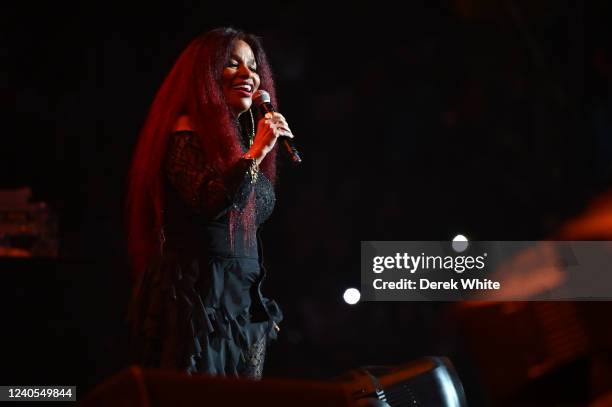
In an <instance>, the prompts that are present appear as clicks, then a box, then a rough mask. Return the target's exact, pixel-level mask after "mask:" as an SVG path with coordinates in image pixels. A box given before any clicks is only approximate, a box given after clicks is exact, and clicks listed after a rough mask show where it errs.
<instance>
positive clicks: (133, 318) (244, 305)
mask: <svg viewBox="0 0 612 407" xmlns="http://www.w3.org/2000/svg"><path fill="white" fill-rule="evenodd" d="M261 272H262V267H261V266H260V263H259V259H258V257H248V256H232V255H229V254H228V253H213V252H207V253H205V254H203V255H199V256H190V255H184V254H181V253H180V251H173V250H171V249H168V250H165V251H164V254H163V255H160V256H158V257H157V258H156V259H154V260H153V261H152V263H151V265H150V266H149V267H148V269H147V270H146V272H145V273H144V274H143V275H142V278H141V280H140V282H138V289H137V290H136V293H135V295H134V296H133V298H132V301H131V303H130V306H129V309H128V322H129V324H130V329H131V346H130V349H131V359H132V362H133V363H137V364H139V365H141V366H143V367H145V368H165V369H175V370H181V371H185V372H187V373H189V374H193V373H206V374H211V375H224V376H243V377H251V378H259V377H261V374H262V368H263V359H264V355H265V350H266V348H267V346H268V344H269V343H270V341H271V340H273V339H276V331H277V327H278V325H277V324H278V323H279V322H280V321H281V320H282V312H281V310H280V308H279V307H278V305H277V304H276V303H275V302H274V301H271V300H269V299H266V298H264V297H263V296H262V295H261V291H260V286H259V285H260V282H261V277H262V276H261ZM255 308H258V309H264V310H265V312H263V313H262V312H259V313H258V315H259V316H258V317H255V318H254V317H253V312H252V311H253V309H255Z"/></svg>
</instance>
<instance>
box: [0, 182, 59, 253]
mask: <svg viewBox="0 0 612 407" xmlns="http://www.w3.org/2000/svg"><path fill="white" fill-rule="evenodd" d="M31 196H32V191H31V190H30V188H21V189H15V190H0V257H57V253H58V238H57V217H56V216H55V214H54V213H53V211H52V210H51V209H50V208H49V207H48V206H47V204H45V203H44V202H35V203H33V202H30V198H31Z"/></svg>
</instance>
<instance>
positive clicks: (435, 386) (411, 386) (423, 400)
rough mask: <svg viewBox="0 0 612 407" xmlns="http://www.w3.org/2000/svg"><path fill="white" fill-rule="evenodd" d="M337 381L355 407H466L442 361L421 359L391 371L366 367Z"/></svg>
mask: <svg viewBox="0 0 612 407" xmlns="http://www.w3.org/2000/svg"><path fill="white" fill-rule="evenodd" d="M337 380H338V381H341V382H344V383H346V384H347V385H348V386H349V387H350V390H351V397H352V398H353V399H354V400H356V405H357V406H359V407H361V406H364V407H365V406H391V407H414V406H419V407H465V406H467V402H466V398H465V393H464V390H463V385H462V384H461V381H460V380H459V376H458V375H457V373H456V371H455V368H454V367H453V364H452V363H451V361H450V360H449V359H447V358H445V357H437V356H431V357H424V358H422V359H418V360H416V361H413V362H410V363H407V364H404V365H400V366H394V367H388V366H366V367H362V368H359V369H355V370H351V371H350V372H348V373H346V374H345V375H342V376H341V377H339V378H337Z"/></svg>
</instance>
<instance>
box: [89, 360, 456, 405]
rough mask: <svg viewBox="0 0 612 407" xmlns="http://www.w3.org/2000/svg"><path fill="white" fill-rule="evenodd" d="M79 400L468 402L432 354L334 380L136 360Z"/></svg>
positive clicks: (108, 402)
mask: <svg viewBox="0 0 612 407" xmlns="http://www.w3.org/2000/svg"><path fill="white" fill-rule="evenodd" d="M78 405H79V406H81V407H97V406H111V405H112V406H142V407H156V406H173V407H179V406H201V405H207V406H266V407H274V406H278V407H280V406H283V407H286V406H291V407H307V406H308V407H313V406H317V407H326V406H329V407H332V406H334V407H342V406H347V407H362V406H391V407H404V406H406V407H408V406H410V407H414V406H419V407H461V406H465V405H466V402H465V395H464V393H463V386H462V385H461V382H460V381H459V378H458V376H457V374H456V373H455V370H454V368H453V366H452V364H451V363H450V361H448V359H445V358H438V357H428V358H423V359H420V360H418V361H415V362H411V363H409V364H407V365H403V366H399V367H365V368H360V369H355V370H352V371H350V372H348V373H346V374H345V375H342V376H341V377H338V378H337V379H335V380H333V381H331V382H315V381H306V380H285V379H264V380H260V381H254V380H248V379H239V378H224V377H210V376H206V375H193V376H189V375H187V374H185V373H180V372H175V371H163V370H158V369H150V370H143V369H141V368H140V367H138V366H131V367H129V368H128V369H126V370H124V371H122V372H120V373H118V374H116V375H115V376H113V377H111V378H110V379H108V380H107V381H106V382H104V383H102V384H100V385H98V386H97V387H96V388H95V389H93V390H92V391H91V392H90V393H89V394H87V395H86V396H85V397H84V398H83V399H82V400H81V401H80V402H79V403H78Z"/></svg>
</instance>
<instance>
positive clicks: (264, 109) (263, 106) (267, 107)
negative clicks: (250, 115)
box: [253, 90, 302, 164]
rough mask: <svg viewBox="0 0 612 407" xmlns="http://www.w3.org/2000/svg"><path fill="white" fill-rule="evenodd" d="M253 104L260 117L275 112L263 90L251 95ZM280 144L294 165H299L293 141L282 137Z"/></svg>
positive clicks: (299, 160) (268, 96)
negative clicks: (257, 109)
mask: <svg viewBox="0 0 612 407" xmlns="http://www.w3.org/2000/svg"><path fill="white" fill-rule="evenodd" d="M253 103H255V106H257V107H258V108H259V111H260V112H261V113H262V115H265V114H266V113H272V112H274V111H275V110H274V107H273V106H272V103H271V102H270V94H269V93H268V92H266V91H265V90H258V91H257V92H255V94H254V95H253ZM280 142H281V143H282V144H283V146H285V151H287V154H289V157H290V158H291V161H293V163H294V164H299V163H301V162H302V159H301V158H300V154H299V153H298V151H297V149H296V148H295V145H293V140H291V139H290V138H289V137H283V138H282V139H281V140H280Z"/></svg>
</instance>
